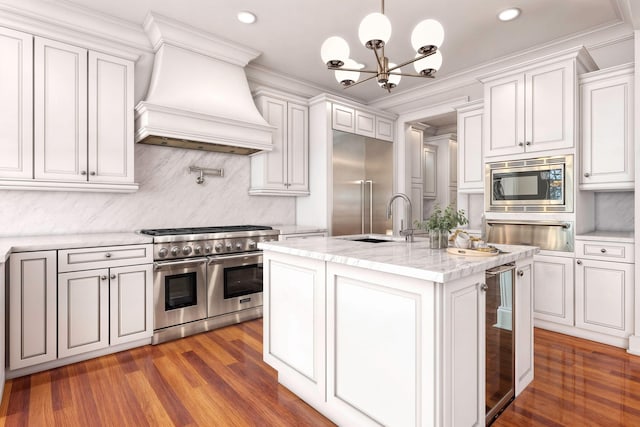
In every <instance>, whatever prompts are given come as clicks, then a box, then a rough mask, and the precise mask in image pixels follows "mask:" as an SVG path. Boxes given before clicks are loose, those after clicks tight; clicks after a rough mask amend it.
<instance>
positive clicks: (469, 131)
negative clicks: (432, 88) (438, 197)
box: [458, 108, 484, 191]
mask: <svg viewBox="0 0 640 427" xmlns="http://www.w3.org/2000/svg"><path fill="white" fill-rule="evenodd" d="M482 123H483V109H482V108H478V109H476V110H473V111H466V112H461V113H459V114H458V189H459V190H461V191H468V190H477V191H483V190H484V157H483V141H482Z"/></svg>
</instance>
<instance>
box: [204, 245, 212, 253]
mask: <svg viewBox="0 0 640 427" xmlns="http://www.w3.org/2000/svg"><path fill="white" fill-rule="evenodd" d="M204 253H205V254H209V253H211V246H209V245H207V246H205V247H204Z"/></svg>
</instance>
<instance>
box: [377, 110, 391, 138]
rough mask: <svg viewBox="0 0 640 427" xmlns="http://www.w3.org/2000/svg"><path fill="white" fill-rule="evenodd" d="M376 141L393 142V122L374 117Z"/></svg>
mask: <svg viewBox="0 0 640 427" xmlns="http://www.w3.org/2000/svg"><path fill="white" fill-rule="evenodd" d="M376 139H381V140H383V141H393V120H388V119H384V118H382V117H377V116H376Z"/></svg>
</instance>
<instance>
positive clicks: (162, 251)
mask: <svg viewBox="0 0 640 427" xmlns="http://www.w3.org/2000/svg"><path fill="white" fill-rule="evenodd" d="M168 254H169V250H168V249H167V248H160V250H159V251H158V256H159V257H160V258H164V257H166V256H167V255H168Z"/></svg>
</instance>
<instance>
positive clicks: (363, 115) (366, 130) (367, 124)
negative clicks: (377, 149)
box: [356, 110, 376, 138]
mask: <svg viewBox="0 0 640 427" xmlns="http://www.w3.org/2000/svg"><path fill="white" fill-rule="evenodd" d="M356 133H357V134H358V135H362V136H368V137H370V138H375V137H376V116H375V115H373V114H370V113H367V112H364V111H359V110H356Z"/></svg>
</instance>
